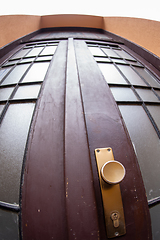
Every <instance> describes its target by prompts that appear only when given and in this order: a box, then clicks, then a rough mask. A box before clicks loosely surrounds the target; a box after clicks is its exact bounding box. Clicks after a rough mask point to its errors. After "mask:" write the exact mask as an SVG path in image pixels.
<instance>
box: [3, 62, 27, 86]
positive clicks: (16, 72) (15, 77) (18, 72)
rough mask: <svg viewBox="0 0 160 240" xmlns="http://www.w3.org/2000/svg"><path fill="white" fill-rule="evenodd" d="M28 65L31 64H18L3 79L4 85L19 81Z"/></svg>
mask: <svg viewBox="0 0 160 240" xmlns="http://www.w3.org/2000/svg"><path fill="white" fill-rule="evenodd" d="M28 67H29V64H24V65H17V66H16V67H15V68H14V69H13V71H12V72H10V74H9V75H8V76H7V77H6V79H5V80H4V81H3V83H2V85H7V84H12V83H18V82H19V80H20V79H21V77H22V76H23V74H24V73H25V71H26V70H27V68H28Z"/></svg>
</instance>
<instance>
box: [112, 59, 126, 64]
mask: <svg viewBox="0 0 160 240" xmlns="http://www.w3.org/2000/svg"><path fill="white" fill-rule="evenodd" d="M112 61H113V62H115V63H125V64H126V62H125V61H123V60H122V59H117V58H112Z"/></svg>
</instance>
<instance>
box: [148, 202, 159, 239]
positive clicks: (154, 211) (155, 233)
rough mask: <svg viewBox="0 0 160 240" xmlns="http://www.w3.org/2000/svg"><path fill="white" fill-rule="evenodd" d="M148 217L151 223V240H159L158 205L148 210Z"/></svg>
mask: <svg viewBox="0 0 160 240" xmlns="http://www.w3.org/2000/svg"><path fill="white" fill-rule="evenodd" d="M149 211H150V216H151V222H152V237H153V240H159V239H160V231H159V229H160V227H159V226H160V225H159V223H160V214H159V213H160V204H158V205H156V206H154V207H151V208H150V209H149Z"/></svg>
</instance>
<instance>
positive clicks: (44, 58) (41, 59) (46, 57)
mask: <svg viewBox="0 0 160 240" xmlns="http://www.w3.org/2000/svg"><path fill="white" fill-rule="evenodd" d="M51 59H52V56H45V57H43V56H42V57H38V58H37V59H36V62H38V61H39V62H40V61H50V60H51Z"/></svg>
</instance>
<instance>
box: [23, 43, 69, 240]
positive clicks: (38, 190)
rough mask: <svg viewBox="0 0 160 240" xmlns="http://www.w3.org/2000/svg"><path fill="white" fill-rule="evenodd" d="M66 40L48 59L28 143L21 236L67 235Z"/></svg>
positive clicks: (53, 236) (60, 236)
mask: <svg viewBox="0 0 160 240" xmlns="http://www.w3.org/2000/svg"><path fill="white" fill-rule="evenodd" d="M66 50H67V41H61V43H60V44H59V46H58V48H57V51H56V53H55V55H54V57H53V60H52V62H51V65H50V68H49V71H48V74H47V77H46V80H47V81H46V82H45V84H44V89H43V91H42V95H41V99H40V102H39V104H38V106H37V112H36V116H35V121H34V124H33V126H34V127H33V131H32V134H31V138H30V143H29V147H28V153H27V160H26V169H25V174H24V185H23V191H22V196H23V197H22V224H23V239H24V240H25V239H27V240H28V239H39V240H40V239H43V240H44V239H46V240H47V239H65V240H66V239H67V225H66V208H65V197H64V196H65V186H64V93H65V77H66V76H65V70H66Z"/></svg>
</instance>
